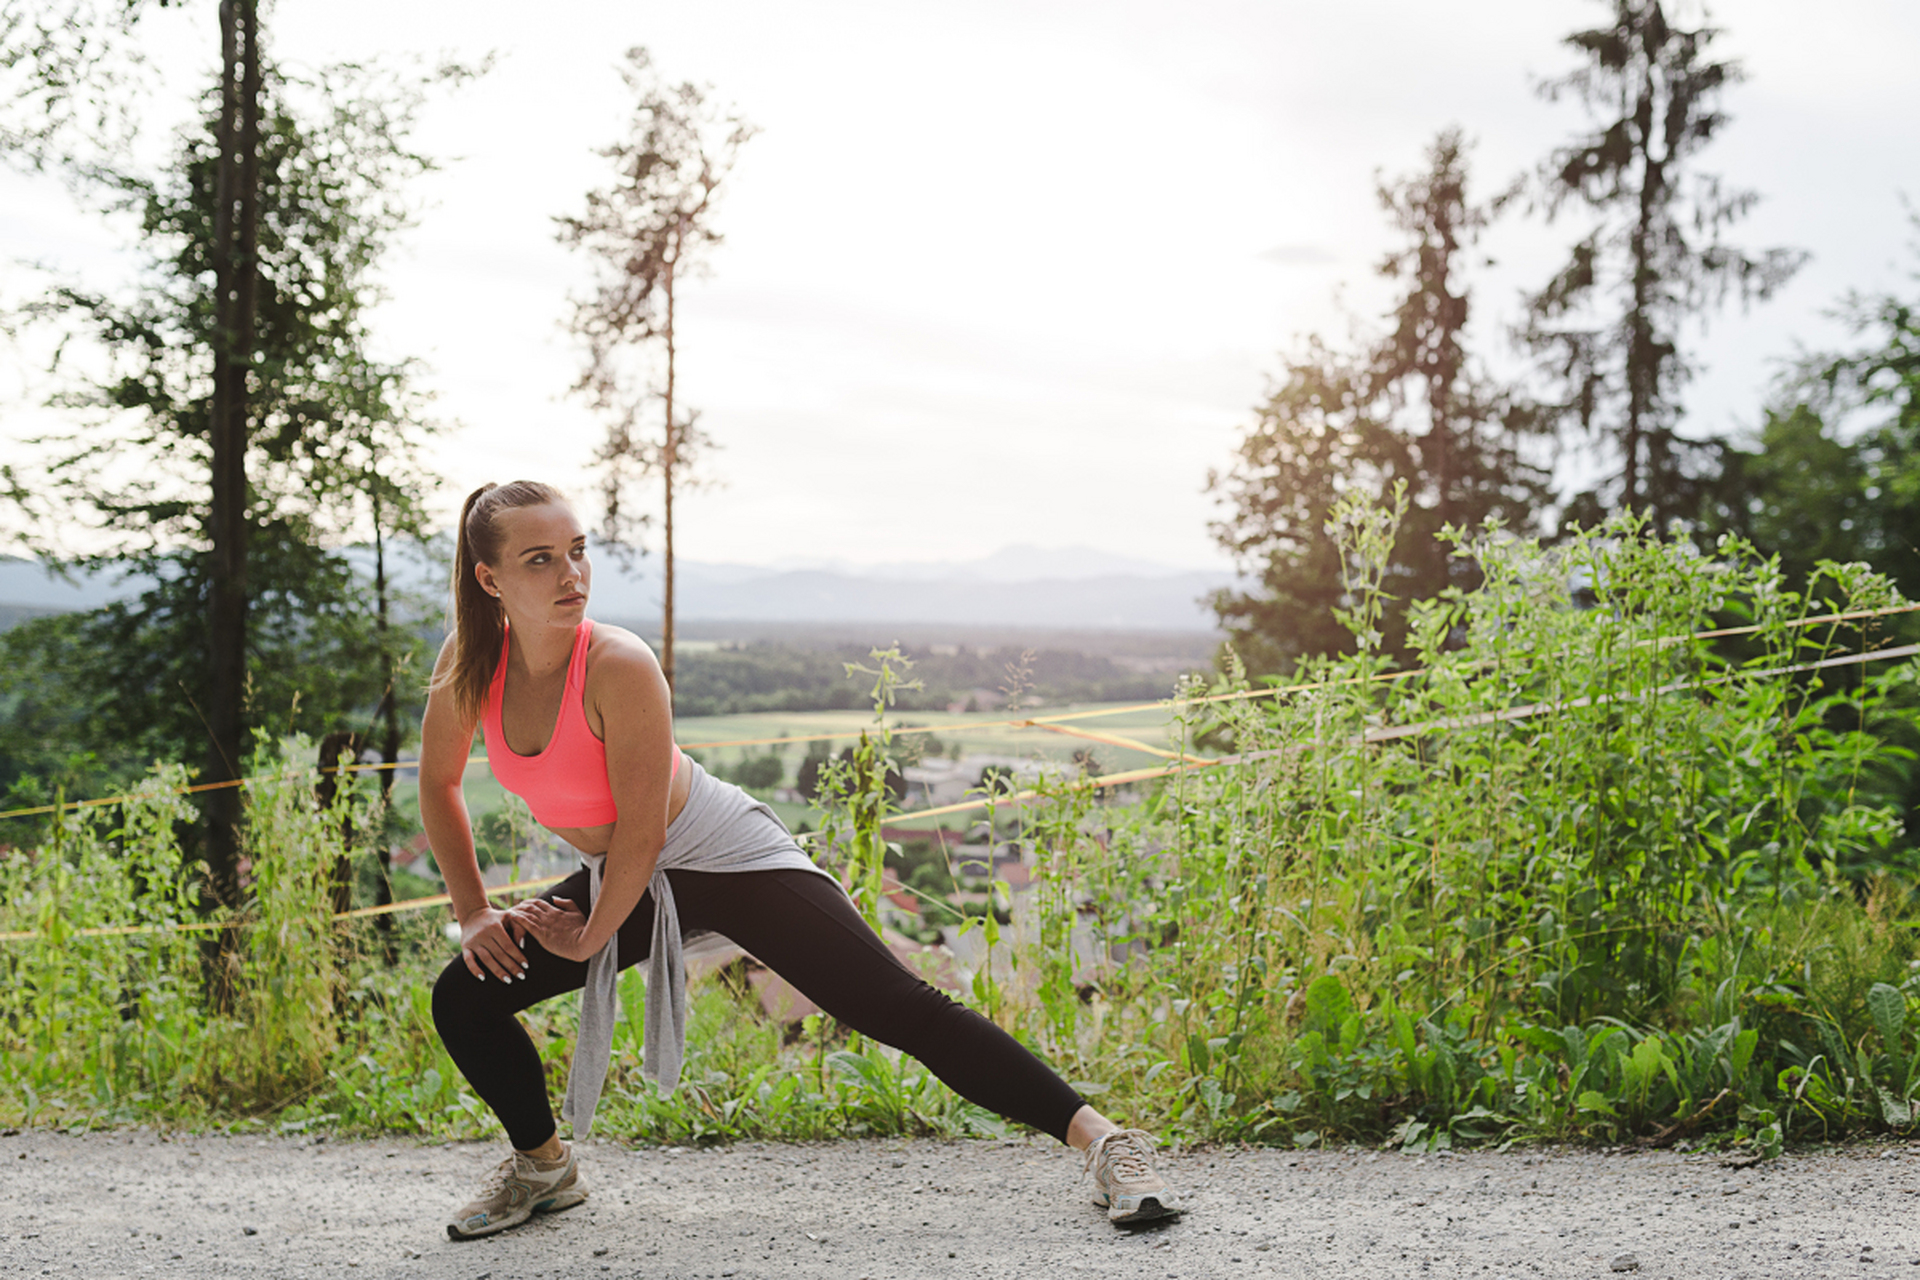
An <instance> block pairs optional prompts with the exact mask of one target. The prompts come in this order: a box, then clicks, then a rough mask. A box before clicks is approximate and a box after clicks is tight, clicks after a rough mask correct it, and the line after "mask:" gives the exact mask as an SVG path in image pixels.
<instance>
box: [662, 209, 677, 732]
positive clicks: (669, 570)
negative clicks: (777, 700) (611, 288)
mask: <svg viewBox="0 0 1920 1280" xmlns="http://www.w3.org/2000/svg"><path fill="white" fill-rule="evenodd" d="M679 260H680V237H679V236H677V235H676V236H675V237H674V246H673V257H672V258H671V259H670V260H669V261H668V262H667V268H666V272H665V288H666V293H667V327H666V331H665V333H666V339H667V435H666V443H665V446H664V447H663V448H662V449H661V451H660V475H661V477H662V479H663V481H664V488H665V495H664V501H663V503H662V507H663V515H664V519H663V521H662V523H663V524H664V526H665V528H666V556H665V562H664V566H663V567H664V570H665V572H664V585H665V590H664V592H663V597H664V598H663V599H662V601H661V614H660V674H661V675H663V676H665V677H666V678H667V692H668V694H672V692H673V464H674V463H675V462H676V461H678V456H679V451H680V434H679V432H680V428H679V423H678V421H677V420H676V419H675V418H674V416H673V375H674V368H673V355H674V352H673V276H674V271H675V270H676V269H677V268H678V266H679Z"/></svg>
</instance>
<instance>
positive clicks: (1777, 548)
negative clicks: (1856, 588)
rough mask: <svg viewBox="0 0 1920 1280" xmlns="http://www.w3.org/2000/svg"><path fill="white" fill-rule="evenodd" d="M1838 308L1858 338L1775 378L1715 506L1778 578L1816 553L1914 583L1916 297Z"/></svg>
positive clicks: (1918, 497)
mask: <svg viewBox="0 0 1920 1280" xmlns="http://www.w3.org/2000/svg"><path fill="white" fill-rule="evenodd" d="M1914 225H1915V228H1916V230H1920V215H1916V216H1915V219H1914ZM1915 248H1916V249H1920V243H1916V246H1915ZM1909 277H1910V278H1911V279H1920V273H1916V272H1909ZM1839 315H1840V318H1841V319H1842V320H1843V321H1844V322H1845V323H1846V324H1847V325H1848V327H1849V328H1850V329H1851V330H1852V331H1853V333H1854V335H1855V336H1856V337H1857V338H1859V339H1860V340H1861V341H1860V344H1859V345H1858V346H1856V347H1855V348H1854V349H1853V350H1850V351H1843V352H1827V353H1823V354H1818V355H1809V356H1807V357H1805V358H1803V359H1802V360H1801V361H1800V362H1799V363H1798V365H1797V367H1796V368H1795V369H1794V370H1793V371H1792V373H1791V375H1790V376H1789V377H1787V378H1786V379H1784V380H1783V382H1782V384H1781V386H1780V388H1779V394H1778V395H1777V397H1776V404H1775V405H1774V406H1773V407H1771V408H1770V409H1769V410H1768V411H1767V415H1766V421H1765V423H1764V425H1763V427H1762V429H1761V432H1760V436H1759V439H1758V440H1757V441H1754V442H1752V445H1751V446H1749V447H1747V448H1740V447H1733V448H1730V449H1729V450H1728V451H1727V455H1726V463H1725V467H1724V471H1723V474H1722V477H1721V480H1720V482H1719V485H1718V488H1719V490H1720V493H1719V495H1718V496H1719V497H1720V503H1719V506H1718V508H1717V510H1716V513H1715V514H1716V516H1717V519H1718V522H1719V525H1720V527H1722V528H1727V529H1731V530H1734V531H1736V532H1739V533H1741V534H1742V535H1743V536H1745V537H1747V538H1748V539H1749V540H1751V541H1752V542H1753V543H1754V544H1755V545H1756V546H1757V547H1759V548H1760V549H1761V550H1762V551H1763V552H1765V553H1768V554H1777V555H1779V556H1780V557H1781V562H1782V564H1783V565H1785V566H1786V567H1787V569H1788V576H1789V579H1790V580H1793V581H1799V580H1802V579H1803V578H1804V577H1805V575H1806V574H1807V573H1808V571H1809V570H1810V569H1811V568H1812V563H1813V561H1814V559H1816V558H1817V557H1818V556H1819V555H1821V554H1824V555H1827V556H1829V557H1831V558H1832V559H1835V560H1860V561H1864V562H1866V563H1867V564H1870V565H1872V566H1873V567H1874V568H1875V569H1876V570H1878V571H1879V572H1881V573H1884V574H1886V575H1887V576H1888V577H1889V578H1891V579H1892V580H1893V582H1894V584H1895V585H1896V586H1898V587H1899V588H1900V590H1901V591H1902V592H1903V593H1905V594H1907V595H1909V596H1912V595H1915V594H1920V550H1916V548H1920V299H1916V298H1911V297H1909V298H1902V297H1900V296H1898V295H1896V294H1895V293H1893V292H1891V291H1888V292H1883V293H1877V294H1870V295H1858V294H1855V295H1850V296H1848V297H1847V298H1845V299H1844V300H1843V301H1842V303H1841V306H1840V308H1839ZM1754 446H1757V447H1754Z"/></svg>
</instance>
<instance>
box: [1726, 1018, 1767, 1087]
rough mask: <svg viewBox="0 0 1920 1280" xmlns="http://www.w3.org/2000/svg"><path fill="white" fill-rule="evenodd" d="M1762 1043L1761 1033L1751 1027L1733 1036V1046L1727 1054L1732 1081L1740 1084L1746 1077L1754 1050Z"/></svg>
mask: <svg viewBox="0 0 1920 1280" xmlns="http://www.w3.org/2000/svg"><path fill="white" fill-rule="evenodd" d="M1759 1044H1760V1033H1759V1032H1758V1031H1756V1030H1754V1029H1752V1028H1751V1027H1750V1028H1748V1029H1747V1030H1745V1031H1742V1032H1741V1033H1740V1034H1739V1035H1737V1036H1735V1037H1734V1038H1733V1048H1732V1050H1730V1051H1729V1053H1728V1054H1727V1065H1728V1067H1730V1068H1731V1069H1732V1074H1733V1080H1732V1083H1733V1084H1735V1085H1738V1084H1739V1083H1740V1082H1741V1081H1742V1080H1744V1079H1745V1078H1746V1075H1747V1067H1748V1066H1749V1065H1751V1064H1752V1062H1753V1051H1754V1049H1755V1048H1757V1047H1758V1046H1759Z"/></svg>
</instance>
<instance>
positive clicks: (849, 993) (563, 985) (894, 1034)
mask: <svg viewBox="0 0 1920 1280" xmlns="http://www.w3.org/2000/svg"><path fill="white" fill-rule="evenodd" d="M667 876H668V878H669V879H670V880H672V882H673V896H674V900H675V902H676V904H677V905H678V906H679V909H680V927H681V928H682V929H683V930H685V931H686V932H688V933H692V932H693V931H695V930H700V929H706V930H712V931H713V932H715V933H721V934H724V935H726V936H727V937H728V938H730V939H732V940H733V941H734V942H735V943H737V944H738V945H739V946H741V947H742V948H744V949H745V950H747V951H748V952H750V953H751V954H752V955H753V956H754V957H755V958H757V959H758V960H759V961H760V962H761V963H762V964H764V965H766V966H767V967H768V968H770V969H772V970H773V971H774V972H775V973H777V974H779V975H780V976H781V977H783V978H785V979H786V980H787V981H788V982H791V983H792V984H793V985H794V987H795V988H797V989H798V990H799V991H800V992H801V994H803V995H805V996H806V997H807V998H808V999H809V1000H811V1001H813V1002H814V1003H815V1004H816V1005H818V1006H819V1007H820V1008H821V1009H823V1010H825V1011H826V1012H827V1013H830V1014H832V1015H833V1016H834V1017H835V1018H838V1019H839V1020H840V1021H841V1022H842V1023H844V1024H846V1025H847V1026H849V1027H852V1028H853V1029H854V1030H855V1031H858V1032H859V1033H860V1034H861V1035H864V1036H868V1037H870V1038H872V1039H874V1040H878V1041H880V1042H881V1043H882V1044H889V1045H892V1046H893V1047H895V1048H897V1049H900V1050H902V1051H904V1052H906V1053H908V1054H911V1055H912V1056H913V1057H915V1058H918V1059H919V1060H920V1061H921V1062H923V1063H925V1064H926V1065H927V1067H928V1068H929V1069H931V1070H932V1072H933V1073H934V1074H935V1075H936V1076H938V1077H940V1079H942V1080H944V1081H945V1082H946V1083H947V1085H948V1087H949V1088H951V1089H952V1090H953V1091H954V1092H955V1093H957V1094H959V1095H960V1096H961V1097H963V1098H965V1099H967V1100H968V1101H969V1102H973V1103H976V1104H978V1105H980V1106H982V1107H985V1108H987V1109H988V1110H989V1111H994V1112H997V1113H999V1114H1000V1115H1003V1116H1006V1117H1007V1118H1008V1119H1011V1120H1017V1121H1019V1122H1020V1123H1022V1124H1027V1125H1032V1126H1033V1127H1034V1128H1036V1129H1039V1130H1041V1131H1043V1132H1045V1133H1050V1134H1052V1135H1053V1136H1054V1137H1056V1138H1058V1139H1060V1140H1061V1141H1062V1142H1065V1141H1066V1138H1067V1126H1068V1124H1069V1123H1071V1122H1072V1120H1073V1115H1074V1112H1076V1111H1078V1110H1079V1109H1080V1107H1081V1106H1082V1105H1083V1100H1082V1098H1081V1097H1080V1095H1079V1094H1077V1093H1075V1092H1074V1091H1073V1089H1072V1088H1070V1087H1069V1086H1068V1085H1067V1083H1066V1081H1064V1080H1062V1079H1061V1078H1060V1077H1059V1076H1057V1075H1055V1074H1054V1073H1053V1071H1052V1070H1050V1069H1049V1068H1048V1067H1047V1065H1046V1064H1045V1063H1043V1062H1041V1061H1040V1060H1039V1059H1038V1058H1036V1057H1034V1056H1033V1054H1031V1053H1029V1052H1028V1051H1027V1050H1026V1048H1025V1047H1023V1046H1022V1045H1021V1044H1020V1042H1019V1041H1017V1040H1015V1039H1014V1038H1013V1037H1012V1036H1010V1035H1008V1034H1007V1033H1006V1032H1005V1031H1002V1030H1001V1029H1000V1028H999V1027H997V1026H995V1025H994V1024H993V1023H991V1022H989V1021H987V1019H985V1018H983V1017H981V1016H980V1015H979V1014H977V1013H975V1012H974V1011H973V1010H971V1009H969V1008H967V1007H966V1006H964V1005H960V1004H956V1003H954V1002H953V1001H952V1000H950V999H948V998H947V997H946V995H945V994H944V993H942V992H940V991H939V990H937V989H936V988H934V987H932V986H930V985H929V984H928V983H927V982H926V981H925V980H924V979H922V978H921V977H920V976H919V975H918V974H916V973H914V972H913V971H912V970H910V969H908V968H907V967H906V966H905V965H904V964H902V963H900V961H899V960H898V959H897V958H896V957H895V956H894V954H893V953H892V952H891V951H889V950H887V948H886V944H884V943H883V942H881V941H880V939H879V937H878V936H877V935H875V933H874V932H873V930H872V929H870V928H869V927H868V926H867V923H866V921H865V920H862V919H861V918H860V914H859V912H857V911H855V910H854V908H853V903H852V902H851V901H849V900H848V898H847V895H846V893H845V892H844V891H843V890H842V889H841V888H840V886H839V885H837V884H835V883H834V882H833V881H831V880H829V879H827V878H826V877H825V876H822V875H817V874H815V873H813V872H810V871H738V872H713V871H669V872H667ZM541 896H543V897H546V898H567V899H569V900H571V901H573V902H576V903H581V904H585V903H586V902H587V900H588V881H587V873H586V872H585V871H584V870H582V871H579V872H576V873H575V874H574V875H572V876H570V877H569V878H568V879H566V880H565V881H563V882H562V883H560V884H558V885H555V886H554V887H553V888H552V889H550V890H548V891H547V892H546V893H545V894H543V895H541ZM652 941H653V895H652V894H651V893H647V894H645V895H643V896H642V897H641V899H640V902H639V905H638V906H636V907H635V908H634V909H633V914H631V915H629V916H628V917H627V919H626V923H624V924H622V925H621V926H620V967H621V968H623V969H624V968H626V967H627V966H629V965H633V964H638V963H639V962H640V961H642V960H645V959H646V958H647V953H648V952H649V951H650V950H651V949H652ZM521 950H522V951H523V952H524V953H525V955H526V957H527V972H526V976H525V977H524V978H516V979H514V980H513V981H512V982H511V983H503V982H500V981H498V980H495V979H489V980H488V981H486V982H482V981H480V980H479V979H477V978H475V977H474V976H473V974H472V973H470V972H468V970H467V966H466V962H465V961H464V960H462V959H460V958H458V957H455V959H454V961H453V963H451V964H449V965H448V966H447V967H446V970H445V971H444V972H443V973H441V975H440V980H439V981H438V982H436V983H435V984H434V987H433V1022H434V1025H435V1026H436V1027H437V1028H439V1031H440V1038H441V1040H443V1041H444V1042H445V1043H446V1046H447V1052H448V1053H449V1054H450V1055H452V1057H453V1060H454V1063H455V1064H456V1065H458V1066H459V1068H460V1070H461V1072H462V1073H463V1074H464V1075H465V1076H466V1077H467V1081H468V1083H470V1084H472V1085H473V1089H474V1092H475V1093H478V1094H479V1095H480V1096H481V1098H483V1099H484V1100H485V1101H486V1103H487V1105H488V1106H490V1107H492V1108H493V1111H494V1114H495V1115H497V1116H499V1117H500V1122H501V1123H502V1124H503V1125H505V1126H506V1130H507V1137H508V1138H509V1139H510V1140H511V1141H512V1142H513V1145H514V1146H515V1147H516V1148H518V1149H519V1150H522V1151H528V1150H531V1149H533V1148H534V1147H537V1146H540V1145H541V1144H542V1143H544V1142H545V1141H546V1140H547V1139H548V1138H551V1137H552V1136H553V1135H554V1132H555V1126H554V1121H553V1111H552V1109H551V1107H550V1106H549V1105H548V1102H547V1082H546V1075H545V1073H544V1072H543V1071H542V1070H541V1065H540V1055H539V1054H538V1053H537V1052H536V1051H535V1049H534V1047H533V1042H532V1041H531V1040H530V1039H528V1038H527V1033H526V1031H525V1029H523V1028H522V1027H521V1026H520V1023H519V1020H518V1019H516V1018H515V1017H514V1015H515V1014H516V1013H519V1012H520V1011H521V1010H522V1009H525V1008H527V1007H529V1006H531V1005H535V1004H538V1003H540V1001H542V1000H545V999H547V998H548V997H550V996H556V995H559V994H560V993H561V992H563V991H577V990H579V989H580V987H581V986H582V985H583V984H584V983H585V982H586V977H587V966H586V963H585V962H584V961H579V960H562V959H560V958H559V957H557V956H554V955H553V954H551V953H550V952H548V951H547V950H546V949H545V948H544V947H542V946H541V945H540V944H539V942H538V941H536V940H535V939H534V938H533V937H532V936H531V935H529V936H528V938H527V940H526V941H525V942H524V943H522V944H521Z"/></svg>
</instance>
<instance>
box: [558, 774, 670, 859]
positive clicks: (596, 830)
mask: <svg viewBox="0 0 1920 1280" xmlns="http://www.w3.org/2000/svg"><path fill="white" fill-rule="evenodd" d="M692 786H693V771H692V770H690V769H679V770H676V771H675V773H674V775H673V783H672V786H671V787H669V789H668V792H667V825H668V826H672V825H673V820H674V819H675V818H677V817H679V816H680V811H681V810H682V809H684V808H686V807H687V792H688V790H689V788H691V787H692ZM614 826H615V824H614V823H611V822H603V823H601V824H600V825H599V826H597V827H548V828H547V830H549V831H551V832H553V834H555V835H557V836H559V837H560V838H561V839H562V840H565V841H566V842H567V843H568V844H570V845H572V846H573V847H574V848H576V849H578V850H579V851H580V852H582V853H605V852H606V851H607V847H608V846H609V845H611V844H612V843H613V828H614Z"/></svg>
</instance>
